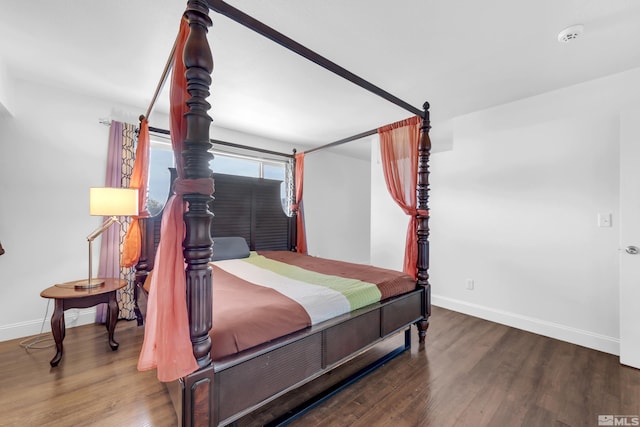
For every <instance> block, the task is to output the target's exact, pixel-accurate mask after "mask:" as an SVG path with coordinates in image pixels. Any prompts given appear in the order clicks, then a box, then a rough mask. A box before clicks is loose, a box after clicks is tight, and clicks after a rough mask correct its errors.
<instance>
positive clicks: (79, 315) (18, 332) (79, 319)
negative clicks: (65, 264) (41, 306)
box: [0, 307, 96, 341]
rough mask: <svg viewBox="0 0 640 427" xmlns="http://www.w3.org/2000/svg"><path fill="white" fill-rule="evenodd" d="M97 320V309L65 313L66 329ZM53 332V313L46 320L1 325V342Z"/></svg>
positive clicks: (74, 310) (71, 310)
mask: <svg viewBox="0 0 640 427" xmlns="http://www.w3.org/2000/svg"><path fill="white" fill-rule="evenodd" d="M95 319H96V308H95V307H90V308H84V309H69V310H66V311H65V312H64V322H65V328H73V327H76V326H82V325H88V324H90V323H94V322H95ZM50 332H51V313H50V314H49V315H48V316H47V318H46V319H44V320H43V319H35V320H28V321H26V322H18V323H11V324H9V325H0V341H9V340H13V339H17V338H26V337H30V336H34V335H40V334H41V333H42V334H45V333H50Z"/></svg>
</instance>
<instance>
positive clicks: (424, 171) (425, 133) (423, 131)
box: [417, 102, 431, 343]
mask: <svg viewBox="0 0 640 427" xmlns="http://www.w3.org/2000/svg"><path fill="white" fill-rule="evenodd" d="M423 107H424V115H423V116H422V123H421V125H420V141H419V142H418V186H417V209H418V212H419V213H418V215H417V218H418V227H417V234H418V265H417V267H418V286H422V287H423V288H424V291H425V292H424V298H425V299H424V302H423V304H424V306H423V308H422V312H423V315H424V320H420V321H419V322H418V323H417V326H418V333H419V337H420V338H419V340H420V342H421V343H422V342H424V340H425V336H426V334H427V328H428V327H429V316H430V315H431V285H430V284H429V156H430V154H431V140H430V139H429V129H431V121H430V118H429V103H428V102H425V103H424V105H423ZM420 212H426V215H424V214H421V213H420Z"/></svg>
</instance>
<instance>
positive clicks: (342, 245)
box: [302, 151, 371, 264]
mask: <svg viewBox="0 0 640 427" xmlns="http://www.w3.org/2000/svg"><path fill="white" fill-rule="evenodd" d="M304 165H305V175H304V194H303V197H302V200H303V204H304V209H305V219H306V222H305V223H306V230H307V246H308V252H309V254H310V255H314V256H319V257H323V258H330V259H338V260H342V261H348V262H358V263H363V264H368V263H369V248H370V239H369V228H370V219H371V216H370V206H371V198H370V195H371V192H370V188H371V183H370V162H368V161H366V160H361V159H357V158H354V157H346V156H342V155H338V154H335V153H331V152H328V151H316V152H313V153H310V154H308V155H307V156H305V164H304Z"/></svg>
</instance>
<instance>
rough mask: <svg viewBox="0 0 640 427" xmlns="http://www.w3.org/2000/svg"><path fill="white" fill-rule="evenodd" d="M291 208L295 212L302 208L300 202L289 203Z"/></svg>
mask: <svg viewBox="0 0 640 427" xmlns="http://www.w3.org/2000/svg"><path fill="white" fill-rule="evenodd" d="M289 208H290V209H291V211H293V212H298V209H300V204H299V203H293V204H291V205H289Z"/></svg>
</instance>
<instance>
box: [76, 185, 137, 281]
mask: <svg viewBox="0 0 640 427" xmlns="http://www.w3.org/2000/svg"><path fill="white" fill-rule="evenodd" d="M89 215H94V216H108V217H109V219H107V220H106V221H105V222H104V223H103V224H102V225H101V226H100V227H98V228H96V229H95V230H94V231H93V232H92V233H91V234H89V235H88V236H87V241H88V242H89V278H88V280H81V281H79V282H76V284H75V288H76V289H89V288H95V287H98V286H102V285H104V281H103V280H99V279H94V278H93V271H92V270H93V268H92V264H93V262H92V260H93V255H92V251H91V246H92V243H93V241H94V240H95V239H96V238H97V237H98V236H100V235H101V234H102V233H104V232H105V231H106V230H107V229H108V228H109V227H111V226H112V225H113V223H114V222H117V223H118V224H120V221H118V218H117V217H119V216H131V215H138V190H137V189H135V188H90V189H89Z"/></svg>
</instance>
